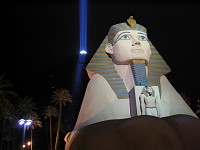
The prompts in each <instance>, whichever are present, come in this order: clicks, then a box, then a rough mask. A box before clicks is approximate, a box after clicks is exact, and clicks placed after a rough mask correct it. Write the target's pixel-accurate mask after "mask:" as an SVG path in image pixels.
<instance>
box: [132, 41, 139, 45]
mask: <svg viewBox="0 0 200 150" xmlns="http://www.w3.org/2000/svg"><path fill="white" fill-rule="evenodd" d="M134 45H140V42H139V41H137V40H134V39H133V41H132V46H134Z"/></svg>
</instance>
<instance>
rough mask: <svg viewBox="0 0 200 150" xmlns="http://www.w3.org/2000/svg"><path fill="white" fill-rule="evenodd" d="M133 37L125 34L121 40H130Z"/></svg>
mask: <svg viewBox="0 0 200 150" xmlns="http://www.w3.org/2000/svg"><path fill="white" fill-rule="evenodd" d="M130 39H131V37H130V36H129V35H123V36H122V37H121V38H120V40H130Z"/></svg>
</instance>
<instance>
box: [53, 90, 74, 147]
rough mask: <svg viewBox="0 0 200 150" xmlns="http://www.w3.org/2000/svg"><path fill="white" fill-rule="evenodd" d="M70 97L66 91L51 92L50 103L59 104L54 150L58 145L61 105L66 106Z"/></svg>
mask: <svg viewBox="0 0 200 150" xmlns="http://www.w3.org/2000/svg"><path fill="white" fill-rule="evenodd" d="M71 98H72V96H71V94H70V93H69V90H67V89H63V88H61V89H59V90H57V89H56V91H54V92H53V95H52V99H53V100H52V103H55V105H58V104H59V107H60V110H59V116H58V127H57V134H56V142H55V150H58V143H59V136H60V128H61V117H62V107H63V105H64V106H66V104H67V103H68V102H69V103H71V102H72V100H71Z"/></svg>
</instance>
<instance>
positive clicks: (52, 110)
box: [44, 106, 58, 150]
mask: <svg viewBox="0 0 200 150" xmlns="http://www.w3.org/2000/svg"><path fill="white" fill-rule="evenodd" d="M44 115H45V119H47V118H49V126H50V127H49V131H50V132H49V133H50V150H53V147H52V117H57V116H58V111H57V109H56V107H55V106H47V107H45V109H44Z"/></svg>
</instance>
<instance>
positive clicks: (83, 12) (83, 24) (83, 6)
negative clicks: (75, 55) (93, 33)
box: [79, 0, 87, 54]
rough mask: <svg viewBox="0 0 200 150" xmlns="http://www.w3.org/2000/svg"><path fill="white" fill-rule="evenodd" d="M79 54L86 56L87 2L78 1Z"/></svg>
mask: <svg viewBox="0 0 200 150" xmlns="http://www.w3.org/2000/svg"><path fill="white" fill-rule="evenodd" d="M79 7H80V12H79V13H80V54H87V0H80V5H79Z"/></svg>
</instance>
